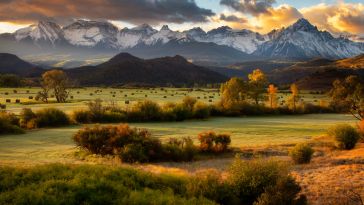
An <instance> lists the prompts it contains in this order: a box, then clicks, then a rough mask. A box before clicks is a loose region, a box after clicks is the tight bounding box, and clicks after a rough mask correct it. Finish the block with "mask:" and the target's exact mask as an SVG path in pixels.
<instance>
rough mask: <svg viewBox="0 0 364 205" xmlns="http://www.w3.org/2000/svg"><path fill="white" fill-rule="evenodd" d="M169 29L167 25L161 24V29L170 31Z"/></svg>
mask: <svg viewBox="0 0 364 205" xmlns="http://www.w3.org/2000/svg"><path fill="white" fill-rule="evenodd" d="M170 30H171V29H169V27H168V25H163V26H162V28H161V31H170Z"/></svg>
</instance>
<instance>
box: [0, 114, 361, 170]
mask: <svg viewBox="0 0 364 205" xmlns="http://www.w3.org/2000/svg"><path fill="white" fill-rule="evenodd" d="M343 122H346V123H347V122H349V123H350V122H352V123H355V121H354V120H353V118H352V117H351V116H350V115H338V114H321V115H319V114H316V115H301V116H300V115H296V116H271V117H267V116H265V117H242V118H211V119H209V120H204V121H197V120H196V121H185V122H166V123H164V122H163V123H133V124H131V126H133V127H138V128H146V129H148V130H150V131H151V132H152V134H153V136H156V137H160V138H161V139H162V140H163V139H167V138H169V137H185V136H192V137H194V139H195V140H196V138H197V134H198V133H200V132H202V131H206V130H214V131H216V132H218V133H230V134H231V139H232V143H231V146H233V147H259V146H267V145H281V144H295V143H297V142H304V141H307V140H310V139H312V138H313V137H316V136H320V135H324V134H325V132H326V129H327V128H328V127H330V126H331V125H333V124H337V123H343ZM81 127H82V126H72V127H65V128H54V129H40V130H35V131H29V132H27V133H26V134H23V135H5V136H0V164H13V163H26V164H32V163H50V162H68V163H78V162H81V161H79V160H78V157H75V153H76V154H77V151H78V149H76V148H75V144H74V142H73V141H72V139H71V137H72V135H73V134H74V133H76V132H77V130H79V129H80V128H81ZM196 143H197V141H196Z"/></svg>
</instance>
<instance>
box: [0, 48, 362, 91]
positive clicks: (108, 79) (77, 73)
mask: <svg viewBox="0 0 364 205" xmlns="http://www.w3.org/2000/svg"><path fill="white" fill-rule="evenodd" d="M257 66H259V67H260V68H261V69H262V70H263V71H264V73H266V75H267V77H268V80H269V81H270V82H271V83H274V84H276V85H280V86H283V87H284V86H286V85H289V84H291V83H296V84H297V85H298V86H299V88H300V89H307V90H327V89H330V88H331V86H332V82H333V81H334V80H336V79H343V78H345V77H346V76H348V75H357V76H360V77H364V54H361V55H358V56H355V57H353V58H345V59H340V60H330V59H324V58H317V59H313V60H308V61H302V62H293V61H291V62H284V61H251V62H245V63H238V64H234V65H232V66H230V67H227V68H226V67H225V68H223V67H208V68H205V67H202V66H198V65H195V64H193V63H190V62H189V61H187V60H186V59H185V58H183V57H182V56H178V55H177V56H174V57H163V58H155V59H141V58H137V57H135V56H132V55H130V54H128V53H119V54H118V55H116V56H114V57H113V58H111V59H110V60H108V61H106V62H104V63H101V64H99V65H96V66H82V67H75V68H70V69H65V70H64V71H65V72H66V73H67V74H68V76H69V77H70V79H71V80H72V82H77V83H78V84H79V85H80V86H100V85H106V86H119V85H144V86H168V85H175V86H192V85H194V84H195V83H197V84H208V83H220V82H224V81H226V80H227V79H228V78H230V77H234V76H238V77H243V78H247V76H248V74H249V73H251V72H252V70H254V69H256V68H257ZM45 71H46V69H43V68H41V67H38V66H35V65H33V64H31V63H28V62H26V61H24V60H22V59H20V58H19V57H17V56H16V55H13V54H7V53H0V74H5V73H8V74H16V75H19V76H21V77H24V78H39V77H40V76H41V74H42V73H44V72H45Z"/></svg>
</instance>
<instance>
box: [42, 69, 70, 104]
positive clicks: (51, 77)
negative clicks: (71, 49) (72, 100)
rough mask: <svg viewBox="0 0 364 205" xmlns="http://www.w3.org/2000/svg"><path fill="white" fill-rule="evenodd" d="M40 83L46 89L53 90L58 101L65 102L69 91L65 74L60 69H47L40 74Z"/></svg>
mask: <svg viewBox="0 0 364 205" xmlns="http://www.w3.org/2000/svg"><path fill="white" fill-rule="evenodd" d="M42 85H43V87H44V89H46V90H53V93H54V96H55V97H56V100H57V102H58V103H63V102H66V100H67V98H68V95H69V92H68V90H67V87H68V78H67V75H66V74H65V73H64V72H63V71H61V70H51V71H47V72H45V73H44V74H43V75H42Z"/></svg>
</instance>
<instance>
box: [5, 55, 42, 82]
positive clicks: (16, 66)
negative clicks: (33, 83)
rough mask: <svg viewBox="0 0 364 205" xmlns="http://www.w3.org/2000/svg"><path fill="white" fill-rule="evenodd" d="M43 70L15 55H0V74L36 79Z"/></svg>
mask: <svg viewBox="0 0 364 205" xmlns="http://www.w3.org/2000/svg"><path fill="white" fill-rule="evenodd" d="M43 72H44V70H43V69H42V68H39V67H36V66H35V65H32V64H30V63H28V62H26V61H24V60H22V59H20V58H19V57H17V56H16V55H13V54H9V53H0V74H15V75H18V76H21V77H37V76H40V75H41V74H42V73H43Z"/></svg>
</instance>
